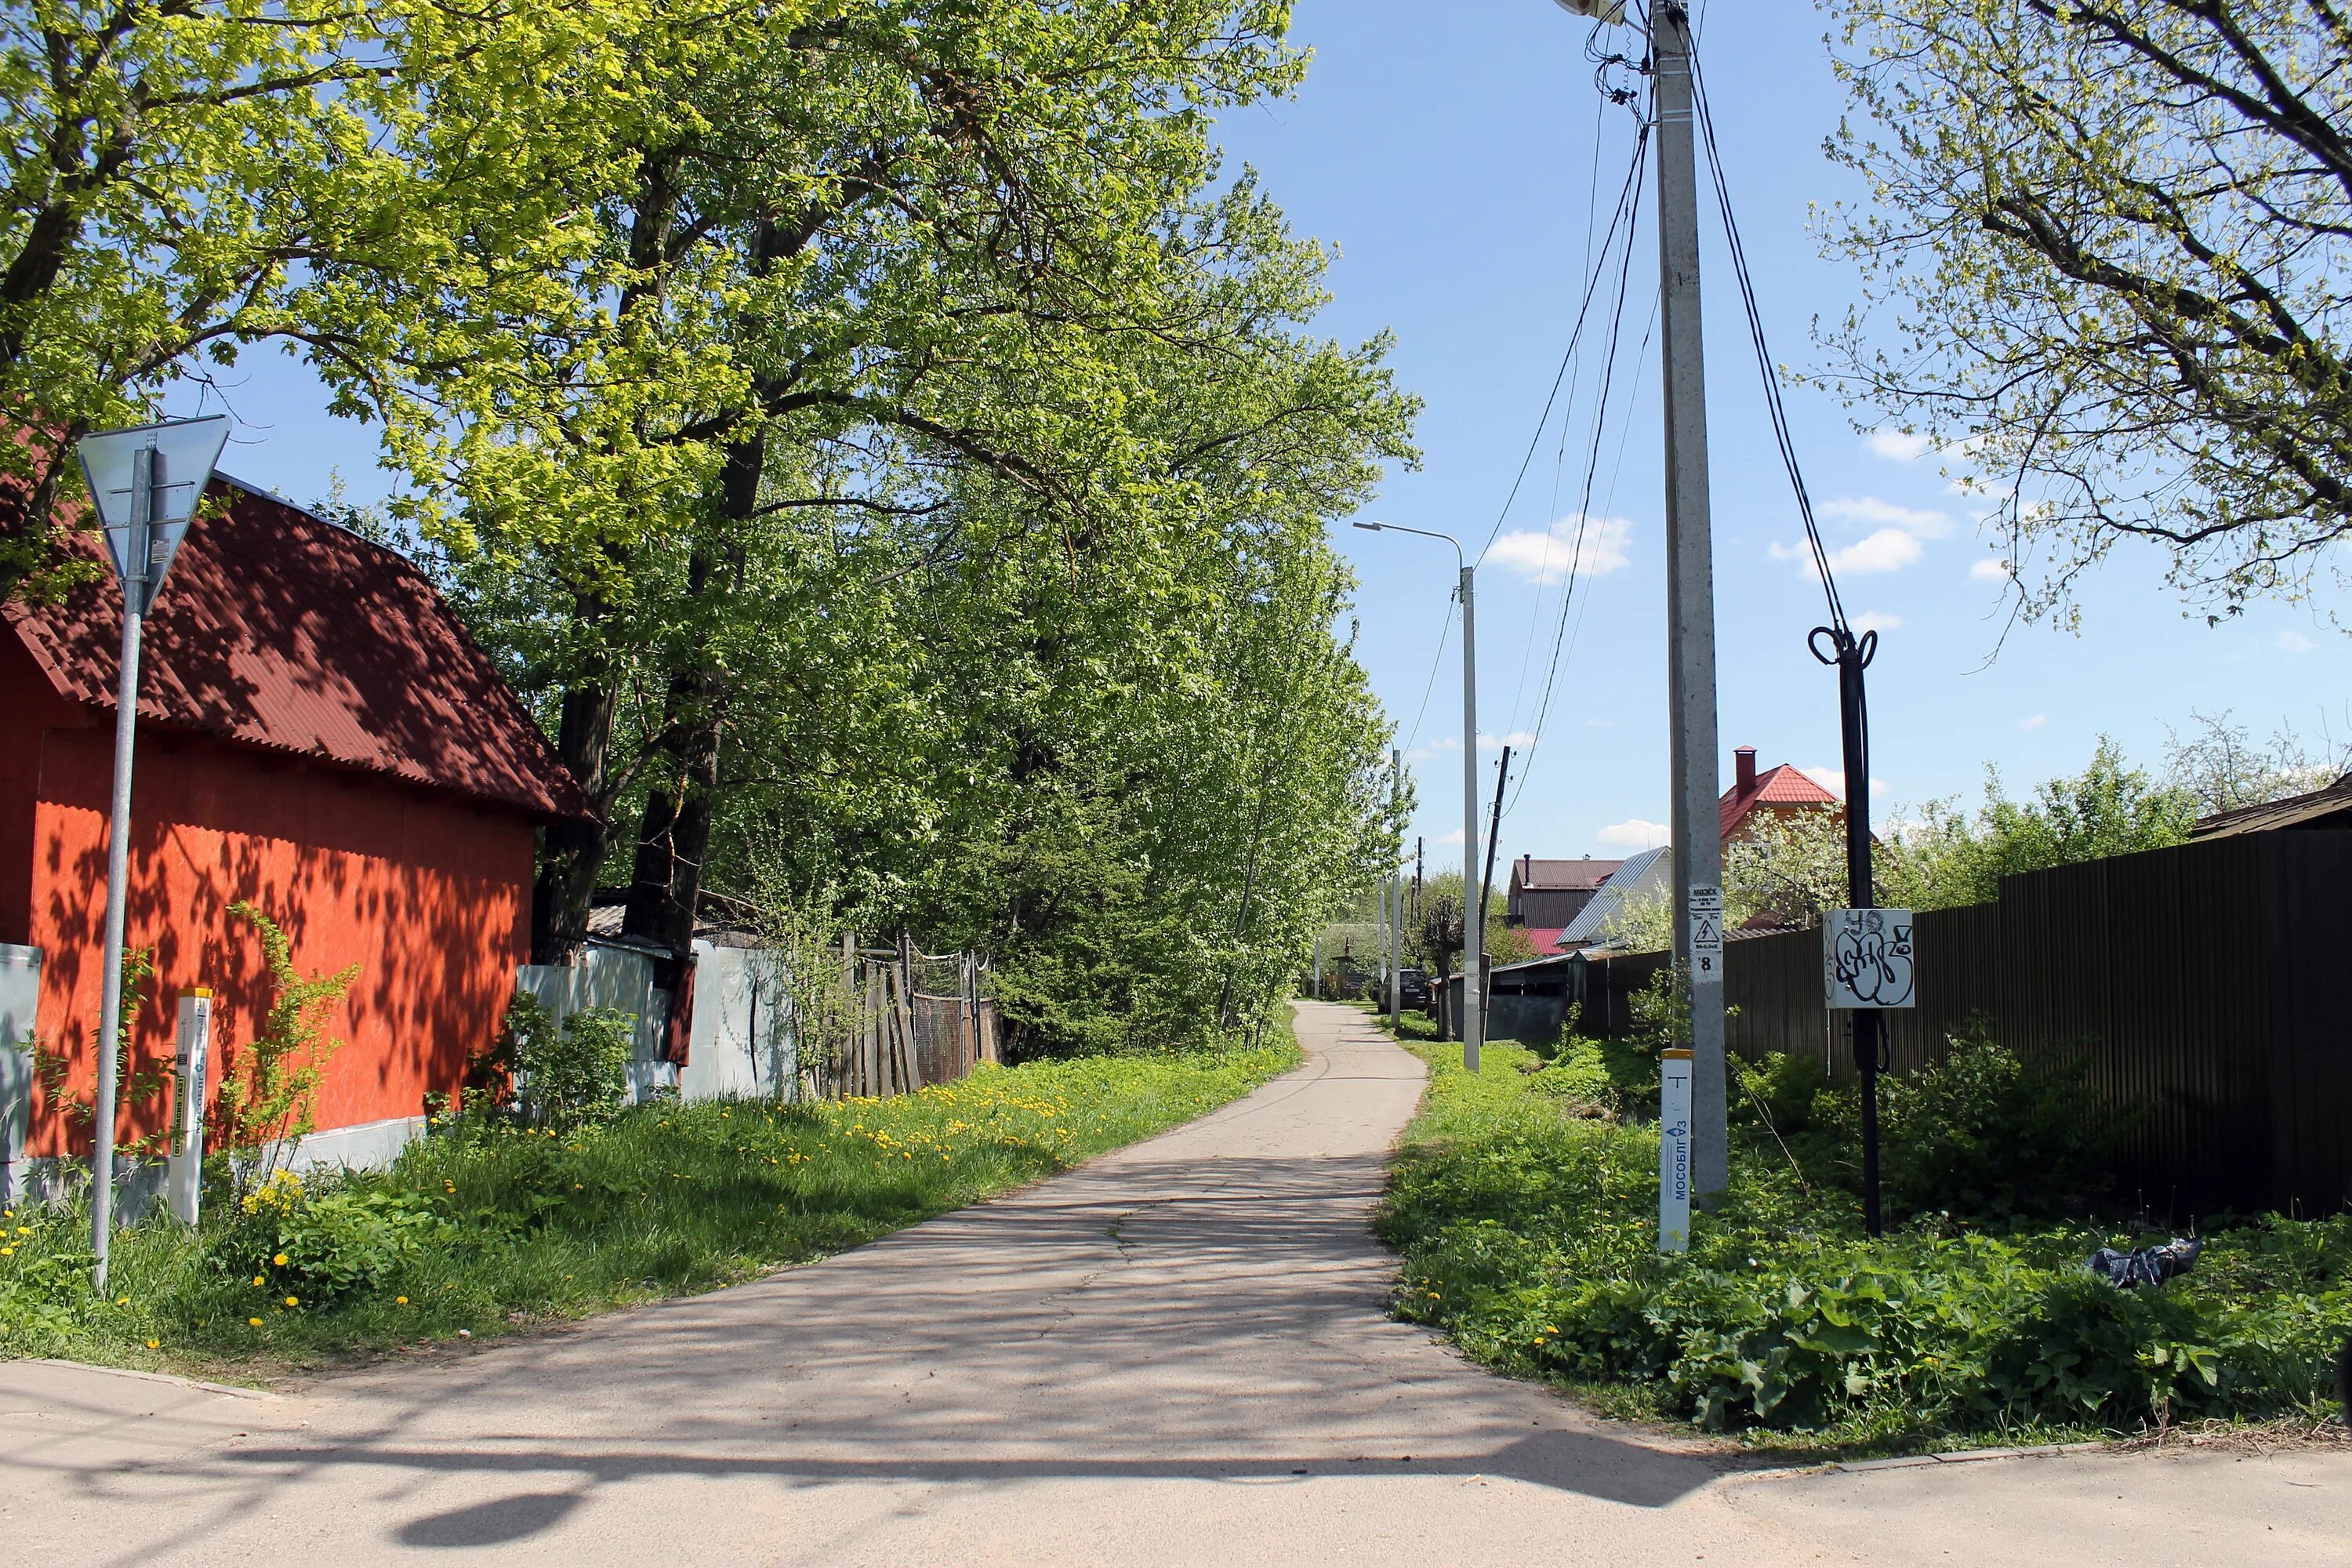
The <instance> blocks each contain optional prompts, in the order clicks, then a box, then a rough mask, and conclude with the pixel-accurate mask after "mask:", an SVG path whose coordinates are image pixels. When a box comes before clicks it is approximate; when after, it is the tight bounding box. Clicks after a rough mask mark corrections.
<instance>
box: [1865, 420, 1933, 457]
mask: <svg viewBox="0 0 2352 1568" xmlns="http://www.w3.org/2000/svg"><path fill="white" fill-rule="evenodd" d="M1862 444H1863V445H1864V446H1865V447H1869V448H1870V449H1871V451H1873V452H1874V453H1875V454H1877V455H1878V456H1879V457H1882V458H1888V459H1890V460H1892V461H1894V462H1897V463H1916V462H1917V461H1918V460H1919V459H1920V458H1924V457H1926V456H1927V448H1928V447H1929V446H1931V445H1932V444H1933V443H1931V442H1930V441H1929V440H1928V439H1927V437H1925V436H1916V435H1914V434H1912V433H1911V432H1910V431H1908V430H1897V429H1895V428H1894V427H1893V426H1887V427H1885V428H1884V429H1878V430H1873V431H1872V432H1871V433H1870V434H1869V435H1867V436H1865V437H1863V442H1862Z"/></svg>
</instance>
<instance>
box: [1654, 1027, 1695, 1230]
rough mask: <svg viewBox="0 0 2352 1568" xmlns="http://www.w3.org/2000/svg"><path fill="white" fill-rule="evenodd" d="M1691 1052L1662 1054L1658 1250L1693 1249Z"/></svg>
mask: <svg viewBox="0 0 2352 1568" xmlns="http://www.w3.org/2000/svg"><path fill="white" fill-rule="evenodd" d="M1690 1205H1691V1053H1690V1052H1688V1051H1684V1050H1667V1051H1661V1052H1660V1053H1659V1058H1658V1250H1659V1251H1660V1252H1688V1251H1689V1250H1690Z"/></svg>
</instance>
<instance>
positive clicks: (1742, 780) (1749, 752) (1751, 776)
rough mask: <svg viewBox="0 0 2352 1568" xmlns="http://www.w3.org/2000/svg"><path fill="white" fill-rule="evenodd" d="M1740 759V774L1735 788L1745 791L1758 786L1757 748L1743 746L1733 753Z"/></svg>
mask: <svg viewBox="0 0 2352 1568" xmlns="http://www.w3.org/2000/svg"><path fill="white" fill-rule="evenodd" d="M1731 754H1732V755H1733V756H1734V757H1735V758H1737V759H1738V769H1739V772H1738V777H1737V780H1736V782H1735V784H1734V785H1733V787H1734V788H1736V789H1738V790H1739V791H1741V792H1742V793H1745V792H1746V791H1748V790H1751V789H1754V788H1755V787H1756V748H1755V747H1753V746H1742V747H1740V748H1739V749H1738V751H1736V752H1732V753H1731Z"/></svg>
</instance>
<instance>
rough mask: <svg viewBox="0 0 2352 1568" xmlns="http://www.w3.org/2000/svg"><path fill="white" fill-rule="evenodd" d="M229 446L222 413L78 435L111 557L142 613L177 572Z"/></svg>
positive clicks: (128, 595) (83, 466)
mask: <svg viewBox="0 0 2352 1568" xmlns="http://www.w3.org/2000/svg"><path fill="white" fill-rule="evenodd" d="M227 442H228V418H227V416H226V415H220V414H215V415H211V416H207V417H205V418H203V419H173V420H167V421H165V422H164V423H163V424H161V425H142V426H139V427H137V428H136V429H131V430H106V431H101V432H100V433H99V434H97V435H94V436H85V437H82V438H81V441H80V444H79V447H78V448H77V449H78V451H79V454H80V457H81V472H82V478H83V479H86V480H88V481H89V494H90V499H91V500H93V501H95V502H96V503H97V505H98V518H99V521H100V523H101V524H102V525H103V526H104V529H105V532H106V550H107V554H108V555H109V556H110V558H111V559H112V560H113V562H114V571H115V574H116V575H117V576H119V577H121V579H122V592H123V596H124V598H125V599H126V600H133V599H135V601H136V603H137V607H138V610H139V612H140V613H141V614H142V615H144V614H145V613H146V611H147V607H148V606H149V605H152V604H153V603H154V602H155V591H156V589H158V588H160V587H162V586H163V574H165V573H166V572H168V571H170V570H171V569H172V558H173V556H174V555H175V554H177V553H178V552H179V549H180V541H181V540H182V539H184V538H185V537H186V536H187V531H188V524H189V521H191V520H192V519H193V518H194V516H195V513H196V503H197V502H198V501H199V500H202V499H203V498H204V493H205V486H206V485H207V484H209V483H211V482H212V477H213V465H214V464H215V463H216V462H218V461H219V460H220V454H221V447H224V446H225V445H226V444H227Z"/></svg>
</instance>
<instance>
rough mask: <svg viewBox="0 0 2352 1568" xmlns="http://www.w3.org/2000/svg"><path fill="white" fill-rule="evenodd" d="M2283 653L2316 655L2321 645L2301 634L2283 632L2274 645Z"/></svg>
mask: <svg viewBox="0 0 2352 1568" xmlns="http://www.w3.org/2000/svg"><path fill="white" fill-rule="evenodd" d="M2273 646H2274V647H2277V649H2278V650H2279V651H2280V652H2281V653H2316V652H2318V651H2319V645H2318V644H2317V643H2315V642H2314V641H2312V640H2311V639H2310V638H2309V637H2305V636H2304V635H2303V634H2302V633H2301V632H2281V633H2279V635H2278V640H2277V642H2276V643H2275V644H2273Z"/></svg>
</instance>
